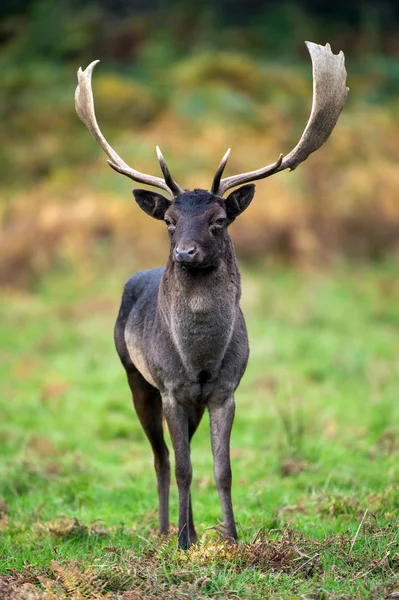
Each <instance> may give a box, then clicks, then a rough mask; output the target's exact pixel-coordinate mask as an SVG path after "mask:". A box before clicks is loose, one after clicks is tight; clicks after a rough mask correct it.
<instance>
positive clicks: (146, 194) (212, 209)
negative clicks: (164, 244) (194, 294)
mask: <svg viewBox="0 0 399 600" xmlns="http://www.w3.org/2000/svg"><path fill="white" fill-rule="evenodd" d="M254 193H255V186H254V185H253V184H250V185H244V186H242V187H241V188H239V189H237V190H235V191H234V192H232V193H231V194H230V195H229V196H228V197H227V198H226V199H225V200H223V199H222V198H220V197H218V196H215V195H214V194H212V193H211V192H206V191H205V190H194V191H193V192H183V193H182V194H180V195H179V196H177V197H176V198H175V199H174V200H173V201H172V202H170V201H169V200H167V199H166V198H165V197H164V196H162V195H160V194H157V193H154V192H150V191H147V190H133V194H134V197H135V199H136V201H137V203H138V204H139V206H140V208H142V209H143V210H144V211H145V212H146V213H147V214H149V215H150V216H152V217H154V218H155V219H159V220H161V219H162V220H163V221H164V222H165V224H166V227H167V230H168V233H169V239H170V250H171V259H172V261H173V262H175V263H177V264H179V265H181V266H183V267H185V268H207V267H214V266H217V264H218V263H219V261H220V260H221V259H222V257H223V251H224V248H225V241H226V238H228V237H229V234H228V232H227V227H228V226H229V225H230V223H232V222H233V221H234V219H236V217H237V216H238V215H239V214H241V213H242V212H243V211H244V210H245V209H246V208H247V207H248V206H249V204H250V202H251V200H252V198H253V196H254Z"/></svg>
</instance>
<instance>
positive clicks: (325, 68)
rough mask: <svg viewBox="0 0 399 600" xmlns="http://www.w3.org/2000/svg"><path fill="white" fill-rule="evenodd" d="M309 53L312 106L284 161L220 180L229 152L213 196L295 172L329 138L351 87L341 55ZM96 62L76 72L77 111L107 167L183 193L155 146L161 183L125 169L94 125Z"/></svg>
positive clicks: (326, 49)
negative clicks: (306, 120)
mask: <svg viewBox="0 0 399 600" xmlns="http://www.w3.org/2000/svg"><path fill="white" fill-rule="evenodd" d="M305 43H306V46H307V48H308V50H309V53H310V57H311V59H312V65H313V104H312V111H311V114H310V119H309V121H308V124H307V125H306V128H305V130H304V132H303V134H302V137H301V139H300V140H299V142H298V144H297V145H296V146H295V148H294V149H293V150H291V152H290V153H289V154H287V156H285V157H283V155H282V154H280V156H279V157H278V159H277V160H276V162H274V163H272V164H271V165H268V166H266V167H263V168H261V169H258V170H256V171H250V172H248V173H241V174H240V175H233V176H232V177H225V178H224V179H222V175H223V171H224V169H225V166H226V163H227V160H228V158H229V155H230V149H229V150H227V152H226V154H225V155H224V157H223V158H222V160H221V162H220V164H219V166H218V168H217V171H216V173H215V176H214V178H213V182H212V187H211V190H210V191H211V192H212V193H213V194H215V195H216V196H219V197H222V196H223V194H225V192H226V191H227V190H229V189H230V188H232V187H236V186H238V185H241V184H242V183H248V182H249V181H256V180H257V179H265V178H266V177H270V175H274V174H275V173H278V172H279V171H283V170H284V169H290V170H293V169H295V168H296V167H297V166H298V165H299V164H300V163H301V162H303V161H304V160H306V159H307V157H308V156H309V154H311V153H312V152H314V151H315V150H317V149H318V148H320V146H322V145H323V144H324V142H325V141H326V140H327V139H328V138H329V137H330V135H331V132H332V130H333V129H334V127H335V124H336V122H337V120H338V117H339V115H340V113H341V111H342V108H343V106H344V104H345V101H346V97H347V95H348V91H349V88H347V87H346V69H345V57H344V54H343V52H340V53H339V54H337V55H336V54H333V53H332V52H331V47H330V44H326V45H325V46H319V45H318V44H313V43H312V42H305ZM98 62H99V61H98V60H95V61H94V62H92V63H91V64H90V65H89V66H88V67H87V69H85V71H82V69H79V71H78V81H79V85H78V87H77V88H76V94H75V107H76V112H77V113H78V115H79V118H80V119H81V121H82V122H83V123H84V124H85V125H86V127H87V129H88V130H89V131H90V133H91V134H92V135H93V137H94V138H95V140H97V142H98V143H99V144H100V146H101V147H102V149H103V150H104V152H105V153H106V154H107V155H108V157H109V158H110V160H108V164H109V165H110V166H111V167H112V168H113V169H114V170H115V171H117V172H118V173H122V174H123V175H126V176H127V177H130V178H131V179H133V180H134V181H139V182H140V183H146V184H148V185H152V186H155V187H158V188H161V189H163V190H165V191H167V192H169V193H170V194H171V196H172V198H175V197H177V196H179V195H180V194H182V193H183V190H182V188H181V187H180V186H179V185H178V184H177V183H176V182H175V181H174V180H173V179H172V176H171V174H170V171H169V169H168V166H167V164H166V162H165V159H164V157H163V156H162V152H161V151H160V149H159V147H158V146H157V155H158V160H159V163H160V165H161V169H162V173H163V175H164V179H161V178H160V177H155V176H153V175H147V174H145V173H140V172H139V171H136V170H135V169H132V168H131V167H129V166H128V165H127V164H126V163H125V162H124V161H123V160H122V159H121V158H120V156H119V155H118V154H117V153H116V152H115V150H113V148H111V146H110V145H109V144H108V142H107V140H106V139H105V137H104V136H103V134H102V133H101V131H100V128H99V126H98V123H97V120H96V115H95V112H94V100H93V91H92V86H91V78H92V74H93V70H94V67H95V66H96V64H97V63H98Z"/></svg>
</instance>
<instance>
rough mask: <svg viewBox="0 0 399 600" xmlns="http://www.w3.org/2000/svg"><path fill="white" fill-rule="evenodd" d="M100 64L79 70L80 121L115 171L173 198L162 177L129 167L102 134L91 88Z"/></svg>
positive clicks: (170, 189) (76, 98)
mask: <svg viewBox="0 0 399 600" xmlns="http://www.w3.org/2000/svg"><path fill="white" fill-rule="evenodd" d="M99 62H100V61H99V60H95V61H93V62H92V63H90V65H89V66H88V67H87V69H85V70H84V71H83V70H82V69H79V71H78V82H79V84H78V87H77V88H76V92H75V108H76V112H77V113H78V116H79V118H80V120H81V121H82V122H83V123H84V125H86V127H87V129H88V130H89V131H90V133H91V134H92V136H93V137H94V139H95V140H96V141H97V142H98V143H99V144H100V146H101V148H102V149H103V150H104V152H105V153H106V154H107V156H108V157H109V158H110V160H108V161H107V162H108V164H109V165H110V166H111V167H112V168H113V169H114V170H115V171H117V172H118V173H121V174H122V175H126V177H130V179H133V180H134V181H139V182H140V183H146V184H148V185H152V186H154V187H157V188H161V189H163V190H165V191H166V192H169V193H170V194H172V196H173V195H174V192H173V190H172V188H171V187H169V185H168V184H167V183H166V182H165V181H164V180H163V179H161V178H160V177H155V176H153V175H147V174H146V173H140V171H136V170H135V169H132V168H131V167H129V166H128V165H127V164H126V163H125V161H123V160H122V159H121V157H120V156H119V155H118V154H117V153H116V152H115V150H114V149H113V148H111V146H110V145H109V144H108V142H107V140H106V139H105V137H104V136H103V134H102V133H101V130H100V128H99V126H98V123H97V119H96V114H95V111H94V99H93V90H92V86H91V78H92V74H93V70H94V67H95V66H96V65H97V63H99Z"/></svg>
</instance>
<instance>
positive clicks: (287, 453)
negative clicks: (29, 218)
mask: <svg viewBox="0 0 399 600" xmlns="http://www.w3.org/2000/svg"><path fill="white" fill-rule="evenodd" d="M128 275H129V274H128V273H123V274H122V273H119V272H118V273H117V274H114V275H113V276H112V277H110V276H107V277H106V278H104V276H101V277H100V276H95V277H94V276H91V277H87V278H86V279H84V278H81V279H80V280H79V281H76V278H75V277H74V275H73V273H69V274H68V273H61V274H58V275H55V274H53V275H52V276H51V277H48V278H46V279H45V280H44V281H43V282H42V283H41V284H40V285H38V286H37V289H36V290H35V291H34V292H31V293H21V292H19V293H17V292H13V291H11V290H9V291H6V293H5V294H3V297H2V299H1V312H2V334H1V339H0V341H1V365H0V369H1V371H0V373H1V382H2V393H1V397H0V452H1V456H2V460H1V465H0V466H1V472H0V572H1V575H0V598H7V599H8V598H10V599H22V598H24V599H27V598H31V599H36V598H37V599H38V598H41V599H49V600H51V599H55V598H57V599H58V598H70V599H71V598H74V599H78V598H92V599H98V598H115V599H116V598H123V599H125V600H138V599H140V598H143V599H145V598H187V599H188V598H190V599H205V598H251V599H257V598H259V599H261V598H262V599H263V598H268V597H273V598H284V599H286V598H287V599H288V598H299V597H302V598H344V597H345V598H366V597H374V598H384V597H389V598H395V597H399V580H398V574H399V542H398V534H399V529H398V524H399V486H398V483H399V464H398V461H397V451H398V448H399V435H398V431H399V429H398V423H399V403H398V401H397V400H398V396H399V376H398V375H399V361H398V358H399V350H398V331H399V302H398V298H399V282H398V279H397V274H396V271H395V266H394V265H393V264H389V263H386V264H383V265H378V266H374V267H373V266H368V267H366V266H362V265H359V264H352V265H341V266H336V267H332V268H331V269H330V270H329V271H328V272H318V271H317V270H309V269H307V270H306V271H304V270H301V269H297V270H292V269H288V268H282V267H279V268H275V267H270V266H268V267H264V268H262V267H261V266H257V267H252V268H246V269H244V272H243V308H244V312H245V314H246V317H247V323H248V328H249V334H250V344H251V358H250V363H249V366H248V370H247V373H246V375H245V377H244V379H243V381H242V383H241V386H240V388H239V390H238V393H237V398H236V399H237V411H236V421H235V425H234V430H233V437H232V451H231V454H232V462H233V477H234V482H233V500H234V506H235V513H236V519H237V522H238V528H239V535H240V544H239V545H238V546H237V547H228V546H225V545H224V544H223V543H221V542H220V539H219V534H218V531H219V526H218V523H219V520H220V518H221V513H220V505H219V501H218V497H217V492H216V488H215V485H214V483H213V479H212V458H211V451H210V442H209V426H208V422H207V419H206V418H204V420H203V423H202V424H201V426H200V429H199V431H198V432H197V434H196V436H195V438H194V440H193V449H192V458H193V468H194V483H193V502H194V513H195V517H196V522H197V524H198V531H199V534H200V543H199V545H197V546H195V547H193V549H192V550H190V551H189V552H188V553H183V552H181V551H179V550H177V543H176V529H175V528H173V531H172V534H171V536H170V537H164V538H158V537H157V498H156V488H155V477H154V472H153V467H152V456H151V452H150V448H149V445H148V442H147V440H146V438H145V436H144V434H143V432H142V430H141V428H140V425H139V423H138V420H137V418H136V416H135V414H134V411H133V408H132V405H131V399H130V396H129V391H128V387H127V383H126V380H125V375H124V372H123V369H122V367H121V365H120V364H119V361H118V358H117V355H116V352H115V350H114V347H113V340H112V328H113V321H114V318H115V315H116V312H117V308H118V301H119V296H120V290H121V288H122V285H123V279H124V278H127V276H128ZM171 519H172V523H176V521H177V491H176V486H175V484H174V482H173V484H172V489H171Z"/></svg>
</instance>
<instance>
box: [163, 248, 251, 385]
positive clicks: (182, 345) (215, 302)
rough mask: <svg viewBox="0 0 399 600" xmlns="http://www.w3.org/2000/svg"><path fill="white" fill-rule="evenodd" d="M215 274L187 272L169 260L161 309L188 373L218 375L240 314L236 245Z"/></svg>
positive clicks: (197, 271) (217, 267)
mask: <svg viewBox="0 0 399 600" xmlns="http://www.w3.org/2000/svg"><path fill="white" fill-rule="evenodd" d="M229 250H230V251H229V252H228V253H226V256H224V257H223V260H221V261H220V263H219V264H218V265H217V266H215V267H214V268H212V269H189V268H186V269H184V268H182V267H181V266H180V265H178V264H176V263H174V262H173V261H172V260H171V258H169V261H168V264H167V265H166V269H165V272H164V275H163V277H162V281H161V286H160V291H159V304H158V308H159V310H160V311H161V313H162V316H163V319H164V321H166V324H167V327H168V330H169V332H170V335H171V336H172V338H173V342H174V345H175V346H176V348H177V350H178V352H179V354H180V356H181V358H182V361H183V363H184V364H185V365H186V367H187V370H188V371H189V372H191V373H195V372H197V371H198V370H203V369H210V370H211V371H216V370H217V369H218V368H219V366H220V364H221V361H222V359H223V356H224V353H225V350H226V348H227V345H228V343H229V341H230V339H231V336H232V333H233V330H234V326H235V324H236V320H237V316H238V313H239V301H240V296H241V285H240V272H239V269H238V265H237V261H236V259H235V255H234V250H233V247H232V244H230V248H229Z"/></svg>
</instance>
